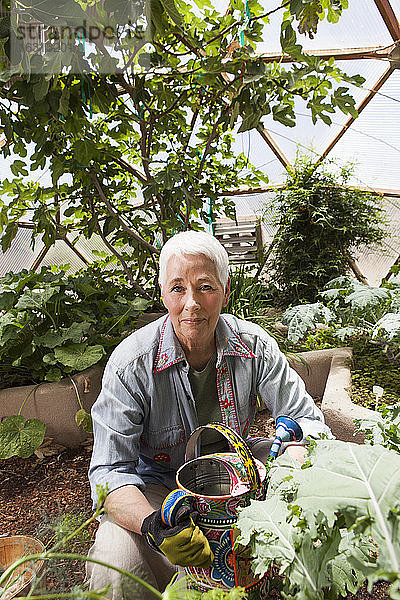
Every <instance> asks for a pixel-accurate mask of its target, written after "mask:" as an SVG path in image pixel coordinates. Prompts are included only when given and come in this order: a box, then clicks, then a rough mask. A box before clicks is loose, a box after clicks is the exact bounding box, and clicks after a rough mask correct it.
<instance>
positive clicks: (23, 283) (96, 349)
mask: <svg viewBox="0 0 400 600" xmlns="http://www.w3.org/2000/svg"><path fill="white" fill-rule="evenodd" d="M0 285H1V291H0V309H1V310H3V314H2V315H1V316H0V360H1V368H0V385H1V386H2V387H8V386H10V385H23V384H27V383H32V382H42V381H58V380H59V379H61V378H62V377H65V376H70V375H73V374H74V373H76V372H78V371H82V370H84V369H86V368H88V367H90V366H92V365H95V364H103V363H104V362H105V360H106V359H107V357H108V356H109V355H110V353H111V351H112V350H113V349H114V347H115V346H116V345H117V344H118V343H119V341H120V340H121V336H123V335H124V334H125V333H127V332H128V331H130V330H132V329H133V326H134V323H135V318H136V317H137V316H138V315H139V313H140V312H142V311H143V310H144V309H145V308H146V307H147V306H148V305H149V301H148V300H145V299H143V298H141V297H139V296H138V295H137V293H136V292H135V291H134V290H132V289H131V288H130V287H129V286H127V285H120V283H119V281H115V280H114V279H113V277H112V275H111V274H110V275H105V274H104V272H101V270H100V269H98V268H97V267H93V268H88V269H85V270H84V271H81V272H78V273H76V274H74V275H69V276H67V275H66V274H65V272H64V271H60V272H53V271H52V270H51V269H50V268H47V267H44V268H42V270H41V271H40V272H39V273H33V272H28V271H22V272H21V273H15V274H12V273H9V274H7V275H6V276H5V277H3V278H2V279H1V280H0Z"/></svg>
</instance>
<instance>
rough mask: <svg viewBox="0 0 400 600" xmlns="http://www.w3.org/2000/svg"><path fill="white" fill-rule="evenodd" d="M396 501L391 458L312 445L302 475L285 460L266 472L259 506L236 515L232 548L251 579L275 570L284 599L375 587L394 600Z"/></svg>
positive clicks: (398, 577) (372, 449) (394, 458)
mask: <svg viewBox="0 0 400 600" xmlns="http://www.w3.org/2000/svg"><path fill="white" fill-rule="evenodd" d="M399 498H400V456H399V454H398V453H396V452H393V451H391V450H388V449H386V448H384V447H382V446H381V445H374V446H369V445H359V444H353V443H349V442H342V441H339V440H318V441H316V442H314V443H312V445H311V448H310V450H309V455H308V462H307V463H306V464H305V465H304V466H303V467H300V464H299V463H297V464H296V461H294V460H293V459H291V458H290V457H289V456H286V455H284V456H283V457H281V458H279V459H278V460H277V461H276V463H275V464H274V465H272V467H271V479H270V482H269V488H268V493H267V498H266V500H265V501H252V502H251V505H250V506H249V507H246V508H243V509H242V510H241V511H240V514H239V519H238V528H239V530H240V532H241V535H240V537H239V539H238V542H239V543H241V544H243V545H246V544H251V547H252V555H253V567H254V571H255V573H256V574H259V575H262V574H264V573H266V572H267V571H268V570H269V568H270V567H271V566H272V565H273V564H275V565H279V566H280V572H281V574H282V575H284V579H283V597H284V598H291V599H293V600H308V599H309V598H313V600H323V599H324V598H330V599H335V598H337V597H338V596H339V595H342V596H345V595H347V593H348V592H350V593H355V592H356V591H357V590H358V589H359V588H360V587H361V586H362V585H363V583H364V581H365V580H367V581H368V583H369V586H370V587H371V586H372V584H373V583H374V582H376V581H378V580H381V579H384V580H386V581H389V582H391V583H392V586H391V589H390V593H391V594H392V597H393V598H398V597H399V596H398V592H399V583H400V539H399V535H398V532H399V527H400V510H399V509H400V504H399ZM396 594H397V595H396Z"/></svg>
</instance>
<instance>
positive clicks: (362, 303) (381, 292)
mask: <svg viewBox="0 0 400 600" xmlns="http://www.w3.org/2000/svg"><path fill="white" fill-rule="evenodd" d="M389 298H390V291H389V290H388V289H387V288H382V287H370V286H368V285H359V286H357V289H356V290H355V291H354V292H353V293H352V294H349V295H348V296H347V297H346V299H345V301H346V302H347V303H349V304H350V306H351V308H352V309H353V310H362V311H364V310H368V309H371V308H373V307H375V306H379V304H380V303H381V302H382V300H386V299H389Z"/></svg>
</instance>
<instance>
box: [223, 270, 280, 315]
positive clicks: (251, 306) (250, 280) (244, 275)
mask: <svg viewBox="0 0 400 600" xmlns="http://www.w3.org/2000/svg"><path fill="white" fill-rule="evenodd" d="M230 281H231V293H230V296H229V303H228V305H227V306H226V308H225V309H224V310H225V312H227V313H232V314H233V315H235V316H237V317H238V318H239V319H250V320H252V319H257V317H260V316H262V315H263V312H264V311H265V309H266V308H267V307H268V306H269V304H270V303H269V300H268V298H267V297H266V290H265V286H264V285H263V284H262V283H261V281H259V280H258V279H257V278H256V277H255V276H254V268H252V267H249V266H246V265H240V266H239V267H237V268H235V269H231V274H230Z"/></svg>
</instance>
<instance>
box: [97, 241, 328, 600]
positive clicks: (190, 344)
mask: <svg viewBox="0 0 400 600" xmlns="http://www.w3.org/2000/svg"><path fill="white" fill-rule="evenodd" d="M159 284H160V288H161V293H162V301H163V303H164V305H165V307H166V308H167V310H168V315H167V316H163V317H162V318H160V319H158V320H157V321H155V322H153V323H151V324H149V325H147V326H145V327H143V328H141V329H139V330H138V331H135V332H134V333H133V334H131V335H130V336H129V337H127V338H126V339H125V340H124V341H123V342H121V344H120V345H119V346H118V347H117V348H116V349H115V351H114V352H113V354H112V356H111V358H110V360H109V362H108V364H107V367H106V369H105V372H104V377H103V385H102V390H101V393H100V395H99V398H98V399H97V401H96V403H95V404H94V406H93V409H92V415H93V423H94V448H93V456H92V461H91V465H90V471H89V479H90V483H91V486H92V492H93V499H94V502H96V486H98V485H100V486H103V487H106V486H107V488H108V495H107V498H106V501H105V509H106V512H107V514H105V515H103V516H102V518H101V522H100V526H99V529H98V532H97V536H96V541H95V544H94V546H93V547H92V549H91V551H90V556H92V557H94V558H97V559H99V560H102V561H106V562H109V563H111V564H113V565H116V566H118V567H120V568H123V569H127V570H129V571H131V572H132V573H134V574H136V575H138V576H139V577H141V578H142V579H144V580H145V581H147V582H148V583H150V584H151V585H152V586H153V587H155V588H157V589H159V590H161V591H162V590H163V589H164V588H165V586H166V584H167V583H168V582H169V580H170V579H171V577H172V575H173V574H174V572H175V570H176V566H174V565H181V566H188V565H192V566H204V567H206V566H209V565H210V563H211V561H212V553H211V550H210V547H209V545H208V542H207V539H206V538H205V536H204V535H203V534H202V532H201V531H200V530H199V529H198V527H197V526H196V525H195V523H194V522H193V520H192V519H191V516H190V514H186V515H183V519H182V522H181V523H179V525H177V526H175V527H174V528H167V527H166V526H164V525H163V524H162V522H161V518H160V510H159V509H160V506H161V504H162V501H163V499H164V498H165V496H166V495H167V494H168V493H169V491H171V490H172V489H174V488H175V487H176V484H175V474H176V470H177V469H178V468H179V467H180V466H181V465H182V464H183V463H184V457H185V446H186V442H187V440H188V438H189V436H190V434H191V432H192V431H193V430H194V429H195V428H196V427H198V426H199V425H202V424H206V423H209V422H212V421H220V422H223V423H225V424H227V425H228V426H229V427H231V428H233V429H235V430H236V431H237V432H238V433H240V434H241V436H242V437H244V438H247V437H248V433H249V431H250V427H251V425H252V423H253V420H254V415H255V412H256V403H257V396H259V397H260V398H261V399H262V400H263V401H264V402H265V404H266V405H267V407H268V408H269V410H270V411H271V412H272V415H273V416H274V417H277V416H279V415H289V416H291V417H293V418H294V419H296V420H297V422H298V423H299V424H300V426H301V427H302V429H303V432H304V436H314V437H316V436H318V434H320V433H328V435H329V434H330V431H329V429H328V428H327V427H326V426H325V425H324V421H323V416H322V413H321V412H320V411H319V410H318V408H316V406H315V404H314V402H313V401H312V399H311V398H310V396H309V395H308V394H307V392H306V391H305V387H304V384H303V382H302V380H301V379H300V378H299V377H298V376H297V374H296V373H295V371H293V370H292V369H291V368H290V366H289V364H288V362H287V360H286V359H285V357H284V355H283V354H282V353H281V352H280V350H279V349H278V346H277V344H276V342H275V341H274V340H273V339H272V338H271V337H270V336H269V335H268V334H267V333H266V332H265V331H264V330H263V329H262V328H261V327H259V326H258V325H255V324H254V323H251V322H247V321H242V320H240V319H237V318H236V317H234V316H232V315H228V314H226V315H221V310H222V308H223V307H224V306H226V305H227V303H228V299H229V293H230V287H229V286H230V282H229V276H228V256H227V253H226V251H225V249H224V248H223V247H222V246H221V244H220V243H219V242H218V241H217V240H216V238H214V237H213V236H211V235H209V234H207V233H203V232H193V231H188V232H184V233H179V234H177V235H175V236H174V237H172V238H171V239H170V240H168V242H167V243H166V244H165V245H164V247H163V249H162V251H161V255H160V274H159ZM212 433H213V432H211V434H209V435H208V437H206V436H205V438H204V439H203V442H202V453H209V452H215V451H221V450H224V449H225V448H224V447H223V445H224V444H225V442H224V441H221V439H219V438H218V435H217V434H216V437H213V436H212ZM250 443H251V442H250ZM267 449H268V445H267V446H266V445H265V444H263V443H262V442H261V443H260V442H259V441H258V443H257V444H256V445H254V444H253V453H254V454H255V455H256V456H257V457H258V458H260V459H265V458H266V457H267ZM288 452H290V453H291V454H292V455H293V456H294V457H296V458H298V459H299V460H302V459H303V457H304V447H299V446H294V447H290V448H289V449H288ZM88 570H89V573H90V575H91V588H92V589H100V588H102V587H104V586H105V585H107V584H111V585H110V591H109V593H108V596H109V597H110V598H113V599H116V600H117V599H119V598H121V597H122V596H124V597H131V598H146V599H147V596H146V591H145V590H144V589H143V588H142V589H141V590H140V591H138V590H137V589H133V588H131V589H126V580H121V578H120V576H119V574H118V573H116V572H113V571H110V570H107V569H103V568H102V567H100V566H96V565H94V566H93V565H91V564H89V567H88ZM124 586H125V589H124ZM148 597H149V598H151V597H152V596H151V595H149V596H148Z"/></svg>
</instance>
